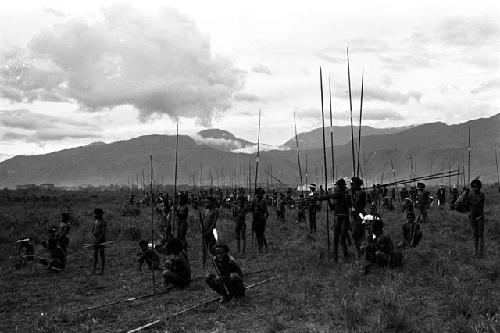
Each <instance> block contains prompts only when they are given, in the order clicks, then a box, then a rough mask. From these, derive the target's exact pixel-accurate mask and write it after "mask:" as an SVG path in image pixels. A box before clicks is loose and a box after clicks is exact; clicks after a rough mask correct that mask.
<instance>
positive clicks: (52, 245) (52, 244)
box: [39, 227, 66, 271]
mask: <svg viewBox="0 0 500 333" xmlns="http://www.w3.org/2000/svg"><path fill="white" fill-rule="evenodd" d="M48 236H49V238H48V240H47V241H42V246H43V247H45V248H46V249H47V250H49V251H50V261H49V259H45V258H41V259H40V261H39V262H40V264H42V265H44V266H47V267H48V268H50V269H55V270H59V271H60V270H63V269H64V267H66V251H64V250H63V248H62V247H61V246H60V245H59V240H58V238H57V236H56V228H55V227H52V228H50V229H49V230H48Z"/></svg>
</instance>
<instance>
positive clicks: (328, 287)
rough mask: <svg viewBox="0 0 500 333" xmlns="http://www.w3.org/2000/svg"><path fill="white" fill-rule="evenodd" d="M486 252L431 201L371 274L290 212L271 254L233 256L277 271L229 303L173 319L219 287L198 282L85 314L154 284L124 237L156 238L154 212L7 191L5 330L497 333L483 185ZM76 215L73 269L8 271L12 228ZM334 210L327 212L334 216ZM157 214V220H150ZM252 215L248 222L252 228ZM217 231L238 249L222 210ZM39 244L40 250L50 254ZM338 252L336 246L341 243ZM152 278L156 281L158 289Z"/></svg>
mask: <svg viewBox="0 0 500 333" xmlns="http://www.w3.org/2000/svg"><path fill="white" fill-rule="evenodd" d="M486 193H487V203H486V207H485V213H486V241H485V243H486V246H485V247H486V256H485V258H484V259H481V260H475V259H471V256H472V235H471V230H470V227H469V224H468V220H467V216H466V215H464V214H459V213H457V212H455V211H449V210H448V209H447V208H444V209H438V208H437V207H433V208H432V210H431V213H430V215H429V218H430V222H429V223H427V224H425V225H423V226H422V228H423V232H424V238H423V240H422V242H421V244H420V245H419V247H417V248H416V249H409V250H405V252H404V266H403V267H402V268H398V269H394V270H387V269H384V268H378V267H374V268H372V269H371V270H370V273H369V274H367V275H364V274H361V273H360V272H359V269H358V266H357V265H356V263H355V262H354V261H348V262H344V261H343V260H342V256H341V257H340V260H339V262H338V263H334V262H333V260H332V257H331V255H330V253H329V252H328V250H327V242H326V223H325V209H323V210H322V211H321V213H319V215H318V221H319V223H318V233H317V234H316V235H309V234H308V232H307V230H306V228H305V225H304V224H301V225H297V224H295V216H296V214H295V212H294V211H287V219H286V222H281V221H277V220H276V214H275V213H274V211H272V213H271V217H270V219H269V221H268V232H267V238H268V243H269V252H268V253H265V254H258V253H257V251H256V249H255V248H254V249H252V247H251V236H250V230H249V229H250V228H248V227H247V235H248V236H247V239H248V251H247V254H246V255H245V256H240V255H237V254H235V252H234V251H233V255H234V256H235V257H236V259H237V261H238V262H239V263H240V264H241V266H242V268H243V270H244V271H245V272H251V271H255V270H262V269H264V270H266V271H265V272H262V273H258V274H253V275H250V276H248V277H247V278H246V279H245V282H246V283H247V284H251V283H254V282H258V281H261V280H263V279H265V278H267V277H271V276H275V275H279V276H280V278H279V279H277V280H273V281H271V282H269V283H267V284H264V285H261V286H258V287H256V288H253V289H251V290H248V292H247V296H246V297H245V298H244V299H241V300H234V301H231V302H230V303H228V304H227V305H224V306H219V305H218V304H216V303H213V304H210V305H208V306H206V307H202V308H199V309H196V310H193V311H191V312H188V313H186V314H183V315H181V316H178V317H175V318H168V315H169V314H172V313H175V312H176V311H179V310H181V309H183V308H185V307H188V306H191V305H194V304H196V303H198V302H201V301H204V300H208V299H211V298H213V297H215V296H216V295H215V294H214V292H212V291H211V290H210V289H209V288H207V287H205V285H204V283H203V280H201V279H197V280H195V281H194V282H193V283H192V284H191V286H190V287H188V288H187V289H186V290H183V291H173V292H171V293H168V294H166V295H162V296H155V297H152V298H148V299H144V300H138V301H134V302H128V303H126V304H119V305H115V306H110V307H104V308H101V309H97V310H91V311H85V312H78V310H80V309H82V308H85V307H90V306H93V305H98V304H103V303H107V302H112V301H116V300H123V299H126V298H129V297H134V296H139V295H144V294H148V293H151V292H152V290H153V285H152V279H151V272H150V271H148V270H147V269H143V271H142V272H138V271H137V270H136V261H135V260H136V256H135V254H136V253H137V252H138V246H137V242H132V241H127V240H126V236H125V230H126V229H127V228H128V227H138V228H140V229H141V230H142V232H143V235H144V237H147V238H149V237H150V235H151V234H150V226H151V211H150V209H148V208H144V209H142V211H141V214H140V216H137V217H130V216H123V213H124V211H125V210H126V209H127V205H126V200H127V193H125V192H98V193H97V192H96V193H88V192H75V193H73V192H65V193H59V192H53V193H52V194H41V193H21V192H15V191H2V193H0V198H1V200H0V205H1V207H0V228H1V230H2V232H1V233H0V250H1V251H2V254H3V256H2V262H1V282H0V331H1V332H120V331H126V330H130V329H133V328H136V327H139V326H142V325H144V324H146V323H148V322H152V321H154V320H157V319H159V318H164V319H165V320H163V321H162V322H161V323H160V324H159V325H157V326H155V327H154V328H153V329H152V330H153V331H161V332H164V331H168V332H226V331H230V332H280V331H284V332H337V331H354V332H357V331H360V332H388V331H392V332H411V331H414V332H498V331H500V221H499V218H498V216H500V195H499V194H498V192H493V191H491V190H490V191H489V192H488V191H487V192H486ZM95 207H101V208H103V209H104V211H105V219H106V220H107V222H108V226H109V230H108V240H115V241H116V243H114V244H112V245H110V246H109V247H108V248H107V249H106V255H107V271H106V273H105V274H104V275H102V276H95V275H94V276H89V273H90V272H91V270H92V260H93V259H92V252H91V251H88V250H82V245H83V244H84V243H88V242H90V241H91V233H90V232H91V229H92V223H93V218H92V215H91V213H92V210H93V208H95ZM66 211H69V212H70V214H71V216H72V230H71V232H70V247H69V251H68V253H69V255H68V263H67V267H66V269H65V270H64V271H62V272H59V273H54V272H50V271H47V270H46V269H45V268H42V267H40V266H39V265H37V264H29V265H27V266H26V267H25V268H23V269H22V270H17V271H12V262H11V259H9V255H11V254H14V253H15V243H14V240H15V239H16V238H17V237H23V236H27V235H28V236H32V237H34V238H35V240H36V241H37V242H39V241H40V240H42V239H43V237H44V234H45V230H46V228H47V226H48V225H51V224H57V221H58V216H59V215H60V213H62V212H66ZM190 214H193V217H192V218H190V227H189V230H188V236H189V243H190V248H189V251H188V252H189V256H190V258H191V264H192V268H193V277H201V276H203V275H204V273H205V272H204V271H203V269H202V268H201V260H200V257H201V255H200V247H201V244H200V238H199V232H198V230H199V228H198V221H197V219H196V218H195V217H194V216H195V215H194V211H191V212H190ZM330 217H331V215H330ZM384 221H385V225H386V230H387V231H388V232H389V233H390V234H391V236H392V238H393V241H394V242H395V243H397V242H398V241H399V240H400V239H401V235H400V228H401V223H402V222H403V221H404V216H403V214H401V213H400V212H399V211H398V209H397V210H396V211H394V212H387V211H386V212H384ZM155 222H156V218H155ZM249 225H250V221H249V220H248V221H247V226H249ZM218 232H219V234H221V235H222V237H223V239H224V240H226V241H227V243H228V244H229V245H230V248H231V249H232V250H235V248H236V245H235V241H234V239H233V222H232V220H231V219H230V217H229V215H227V213H223V214H222V217H221V219H220V221H219V223H218ZM42 249H43V248H42V247H41V246H40V245H37V247H36V253H37V254H43V251H42ZM340 252H341V251H340ZM159 280H160V276H159V275H157V279H156V290H157V291H161V290H162V288H163V287H162V285H161V281H159Z"/></svg>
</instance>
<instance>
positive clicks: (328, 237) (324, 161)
mask: <svg viewBox="0 0 500 333" xmlns="http://www.w3.org/2000/svg"><path fill="white" fill-rule="evenodd" d="M319 85H320V89H321V121H322V123H323V163H324V167H325V191H327V192H328V167H327V165H326V143H325V112H324V110H323V74H322V72H321V67H320V68H319ZM328 211H329V209H328V207H327V208H326V239H327V243H328V251H330V219H329V216H328Z"/></svg>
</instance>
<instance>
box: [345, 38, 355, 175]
mask: <svg viewBox="0 0 500 333" xmlns="http://www.w3.org/2000/svg"><path fill="white" fill-rule="evenodd" d="M347 82H348V83H349V107H350V110H351V150H352V151H351V153H352V175H353V176H354V175H355V174H356V161H355V157H354V127H353V124H352V97H351V70H350V68H349V47H347Z"/></svg>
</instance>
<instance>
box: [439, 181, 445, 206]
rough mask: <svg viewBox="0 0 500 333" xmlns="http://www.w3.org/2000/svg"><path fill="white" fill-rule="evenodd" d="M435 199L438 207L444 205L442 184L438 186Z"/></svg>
mask: <svg viewBox="0 0 500 333" xmlns="http://www.w3.org/2000/svg"><path fill="white" fill-rule="evenodd" d="M437 200H438V202H437V205H438V207H441V206H444V205H445V204H446V189H445V188H444V185H441V186H439V189H438V191H437Z"/></svg>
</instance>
